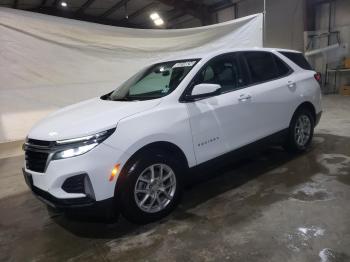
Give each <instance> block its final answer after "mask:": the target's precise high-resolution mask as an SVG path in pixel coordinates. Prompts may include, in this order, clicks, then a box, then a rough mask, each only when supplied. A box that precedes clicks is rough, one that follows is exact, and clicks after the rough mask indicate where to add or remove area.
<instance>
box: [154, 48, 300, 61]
mask: <svg viewBox="0 0 350 262" xmlns="http://www.w3.org/2000/svg"><path fill="white" fill-rule="evenodd" d="M239 51H269V52H273V51H277V52H293V53H300V52H299V51H296V50H292V49H283V48H266V47H250V48H227V49H221V50H214V51H212V52H207V51H206V52H198V51H197V52H196V51H192V52H191V51H185V52H186V53H182V54H180V55H179V54H174V55H171V56H169V57H167V58H165V59H162V60H160V61H159V62H166V61H170V60H185V59H195V58H200V59H204V58H208V59H210V58H212V57H215V56H217V55H220V54H225V53H231V52H239Z"/></svg>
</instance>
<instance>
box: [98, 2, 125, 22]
mask: <svg viewBox="0 0 350 262" xmlns="http://www.w3.org/2000/svg"><path fill="white" fill-rule="evenodd" d="M129 1H130V0H120V1H119V2H117V3H115V4H114V5H113V6H112V7H111V8H109V9H108V10H107V11H106V12H104V13H103V14H102V15H100V16H99V17H100V18H106V17H108V16H110V15H111V14H113V13H114V12H115V11H117V10H118V9H119V8H121V7H122V6H123V5H126V4H127V3H128V2H129Z"/></svg>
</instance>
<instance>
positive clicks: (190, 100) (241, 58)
mask: <svg viewBox="0 0 350 262" xmlns="http://www.w3.org/2000/svg"><path fill="white" fill-rule="evenodd" d="M246 52H265V53H269V54H271V55H273V56H274V58H275V59H279V60H280V61H281V62H282V63H283V64H285V65H286V66H287V67H288V68H289V72H288V73H287V74H285V75H283V76H280V77H277V78H273V79H270V80H267V81H262V82H255V83H253V81H252V77H251V72H250V70H249V67H248V64H247V61H246V59H245V57H244V56H243V53H246ZM228 55H233V56H236V58H237V60H238V62H239V64H240V66H241V63H244V67H245V68H244V71H246V72H245V73H247V74H248V79H249V83H248V84H247V85H244V86H242V87H239V88H236V89H232V90H227V91H225V92H220V93H219V94H214V95H210V96H206V97H199V98H196V99H193V98H191V97H190V96H188V92H189V90H191V89H192V88H193V84H194V83H193V80H194V79H195V78H196V77H197V76H198V75H199V74H200V72H201V70H202V69H203V68H204V67H205V66H207V65H208V64H209V63H210V62H211V61H212V60H214V59H216V58H218V57H220V56H228ZM275 63H276V61H275ZM293 73H294V70H293V69H292V68H291V67H290V66H289V65H288V64H287V63H286V62H285V61H283V59H281V58H280V57H279V56H278V55H276V54H274V53H273V52H271V51H266V50H247V51H234V52H229V53H223V54H219V55H217V56H214V57H212V58H211V59H210V60H209V61H207V62H206V63H205V64H204V65H203V66H202V67H201V68H200V69H199V70H198V71H197V73H196V74H195V75H194V76H193V77H192V79H191V81H190V83H189V84H188V85H187V86H186V88H185V90H184V91H183V92H182V94H181V96H180V98H179V102H180V103H193V102H197V101H199V100H203V99H207V98H211V97H215V96H220V95H223V94H227V93H230V92H236V91H239V90H242V89H245V88H248V87H251V86H256V85H260V84H264V83H267V82H271V81H275V80H279V79H282V78H285V77H287V76H290V75H291V74H293Z"/></svg>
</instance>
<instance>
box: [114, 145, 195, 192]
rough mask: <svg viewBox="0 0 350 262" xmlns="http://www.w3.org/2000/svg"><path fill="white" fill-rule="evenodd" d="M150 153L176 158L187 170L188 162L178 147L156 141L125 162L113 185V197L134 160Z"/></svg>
mask: <svg viewBox="0 0 350 262" xmlns="http://www.w3.org/2000/svg"><path fill="white" fill-rule="evenodd" d="M152 153H156V154H164V155H169V156H171V157H173V158H176V159H177V160H178V161H179V164H180V165H181V167H183V168H184V169H188V168H189V164H188V160H187V158H186V155H185V153H184V152H183V150H182V149H181V148H180V147H178V146H177V145H175V144H174V143H171V142H168V141H157V142H152V143H149V144H146V145H144V146H143V147H141V148H140V149H138V150H137V151H136V152H135V153H134V154H132V155H131V157H130V158H129V159H128V160H127V161H126V163H125V165H124V166H123V168H122V170H121V171H120V174H119V176H118V179H117V182H116V185H115V196H117V195H118V192H120V190H119V189H120V188H121V187H122V185H123V183H124V181H125V178H126V177H127V176H128V170H129V168H131V165H133V163H134V161H135V159H137V158H138V157H140V156H142V155H148V154H152Z"/></svg>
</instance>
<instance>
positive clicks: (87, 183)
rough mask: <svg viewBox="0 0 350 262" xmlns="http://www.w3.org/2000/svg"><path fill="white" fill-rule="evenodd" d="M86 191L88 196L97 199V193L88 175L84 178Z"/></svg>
mask: <svg viewBox="0 0 350 262" xmlns="http://www.w3.org/2000/svg"><path fill="white" fill-rule="evenodd" d="M84 191H85V195H86V196H88V197H90V198H92V199H95V193H94V190H93V188H92V184H91V181H90V179H89V176H88V175H85V176H84Z"/></svg>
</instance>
